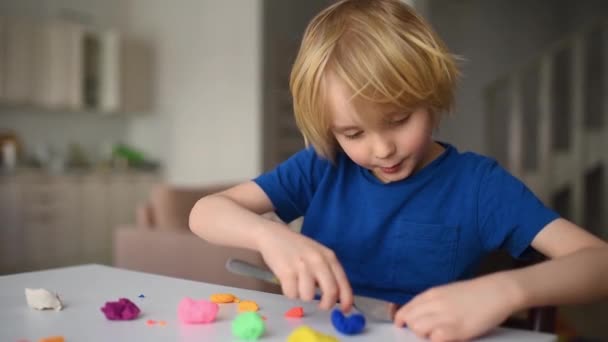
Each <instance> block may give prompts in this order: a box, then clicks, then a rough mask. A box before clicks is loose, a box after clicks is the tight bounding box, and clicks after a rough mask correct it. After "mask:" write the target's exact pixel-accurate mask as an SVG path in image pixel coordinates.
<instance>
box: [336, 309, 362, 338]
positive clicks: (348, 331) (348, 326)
mask: <svg viewBox="0 0 608 342" xmlns="http://www.w3.org/2000/svg"><path fill="white" fill-rule="evenodd" d="M331 323H332V324H333V325H334V328H336V330H338V331H339V332H341V333H342V334H345V335H356V334H359V333H360V332H362V331H363V328H365V317H364V316H363V315H362V314H358V313H355V314H352V315H350V316H348V317H345V316H344V314H343V313H342V311H340V310H338V309H334V311H332V313H331Z"/></svg>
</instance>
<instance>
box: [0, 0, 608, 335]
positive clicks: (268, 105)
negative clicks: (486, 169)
mask: <svg viewBox="0 0 608 342" xmlns="http://www.w3.org/2000/svg"><path fill="white" fill-rule="evenodd" d="M407 2H408V3H409V4H410V5H412V6H413V7H414V8H416V10H417V11H418V12H419V13H420V14H421V15H422V16H423V17H425V18H426V19H427V20H428V21H429V22H430V23H431V24H432V26H433V27H434V28H435V29H436V30H437V32H438V33H439V35H440V36H441V37H442V38H443V39H444V41H445V42H446V43H447V45H448V47H449V48H450V49H451V50H452V52H453V53H455V54H457V55H459V56H460V57H462V61H461V62H460V65H461V67H462V70H463V78H462V80H461V82H460V85H459V88H458V93H457V101H456V109H455V111H454V113H452V115H451V116H450V117H449V118H447V119H446V120H445V121H444V122H443V123H442V126H441V128H440V130H439V131H438V132H437V137H438V139H440V140H445V141H448V142H450V143H452V144H454V145H455V146H456V147H457V148H459V149H460V150H472V151H476V152H480V153H484V154H488V155H491V156H493V157H495V158H496V159H498V160H499V161H500V162H501V164H502V165H503V166H505V167H507V168H508V169H509V170H510V171H511V172H512V173H514V174H515V175H516V176H518V177H519V178H521V179H522V180H524V182H526V184H527V185H528V186H529V187H530V188H532V189H533V190H534V192H535V193H536V194H537V195H538V196H539V197H540V198H541V199H543V201H545V203H547V204H548V205H550V206H551V207H553V208H555V209H556V210H558V211H559V212H560V213H561V214H562V215H563V216H565V217H567V218H569V219H571V220H573V221H575V222H576V223H578V224H580V225H583V226H584V227H585V228H587V229H589V230H590V231H592V232H593V233H594V234H597V235H599V236H601V237H602V238H604V239H605V238H607V237H608V221H607V220H608V219H607V218H606V216H607V214H606V212H608V201H607V199H608V171H607V170H608V152H607V151H606V146H608V129H607V128H606V125H607V122H608V100H607V99H608V85H607V81H606V80H607V79H608V2H606V1H603V0H581V1H568V0H531V1H514V0H458V1H454V0H410V1H407ZM329 3H331V1H329V0H324V1H322V0H309V1H296V0H289V1H288V0H283V1H281V0H225V1H211V0H175V1H172V2H167V1H161V0H103V1H102V0H80V1H77V0H18V1H17V0H12V1H11V0H0V152H1V153H0V156H1V159H0V165H1V170H2V172H1V174H0V274H9V273H14V272H23V271H31V270H39V269H45V268H49V267H60V266H68V265H75V264H81V263H101V264H108V265H117V266H120V267H127V268H131V269H138V270H143V271H148V272H154V273H162V274H167V275H173V276H180V277H186V278H191V279H197V280H205V281H207V280H209V278H206V275H205V271H204V270H201V269H200V267H199V265H198V264H197V262H198V260H199V259H197V258H198V257H199V256H198V254H196V253H199V252H200V250H201V249H203V248H202V247H201V243H202V242H201V241H198V239H196V238H195V237H194V236H192V235H191V234H190V233H189V231H188V229H187V213H188V211H189V209H190V207H191V205H192V204H193V202H194V201H195V200H196V199H197V198H200V196H202V195H204V194H206V193H209V192H212V191H217V190H219V189H223V188H225V187H226V186H229V185H231V184H234V183H236V182H240V181H243V180H247V179H251V178H253V177H255V176H256V175H257V174H259V173H260V172H262V171H264V170H268V169H270V168H272V167H273V166H274V165H276V164H277V163H279V162H280V161H282V160H284V159H286V158H287V157H288V156H289V155H291V154H292V153H294V152H295V151H297V150H298V149H300V148H301V147H302V146H303V141H302V139H301V136H300V135H299V133H298V131H297V128H296V126H295V124H294V121H293V118H292V108H291V99H290V95H289V90H288V77H289V72H290V66H291V64H292V62H293V59H294V56H295V54H296V52H297V48H298V46H299V42H300V38H301V35H302V32H303V30H304V27H305V26H306V24H307V23H308V21H309V20H310V19H311V18H312V16H313V15H314V14H316V13H317V12H318V11H319V10H320V9H322V8H324V7H325V6H327V5H328V4H329ZM190 245H192V247H191V248H192V249H191V250H189V249H188V248H189V247H185V246H190ZM214 251H215V250H214ZM188 253H194V254H188ZM209 253H211V252H209ZM213 253H218V252H213ZM207 256H210V257H211V258H213V257H214V255H213V254H211V255H207ZM201 258H205V256H201ZM607 307H608V305H606V304H605V303H597V304H594V305H587V306H577V307H569V308H560V315H559V317H558V318H559V319H560V322H562V323H560V324H562V328H561V329H563V331H569V333H570V334H572V335H575V334H578V335H584V336H591V337H598V338H607V339H608V331H606V329H605V328H603V327H602V323H604V322H605V319H604V318H602V317H608V316H607V315H606V314H607V313H608V310H607V309H606V308H607Z"/></svg>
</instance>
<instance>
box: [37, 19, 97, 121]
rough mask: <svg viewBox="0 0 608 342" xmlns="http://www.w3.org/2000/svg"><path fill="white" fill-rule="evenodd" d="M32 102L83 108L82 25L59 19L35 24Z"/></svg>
mask: <svg viewBox="0 0 608 342" xmlns="http://www.w3.org/2000/svg"><path fill="white" fill-rule="evenodd" d="M35 32H36V34H35V40H34V49H35V59H34V62H33V70H34V71H33V78H34V82H33V91H32V104H33V105H35V106H37V107H41V108H47V109H64V110H65V109H67V110H78V109H80V108H82V105H83V101H82V93H83V89H82V88H83V87H82V70H83V58H82V56H81V55H82V41H83V39H84V35H85V29H84V27H83V26H82V25H79V24H75V23H71V22H68V21H62V20H52V21H44V22H41V23H39V24H37V25H36V27H35Z"/></svg>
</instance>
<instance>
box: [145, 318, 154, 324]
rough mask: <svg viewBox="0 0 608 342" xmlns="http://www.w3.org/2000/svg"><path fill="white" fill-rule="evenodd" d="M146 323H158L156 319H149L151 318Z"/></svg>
mask: <svg viewBox="0 0 608 342" xmlns="http://www.w3.org/2000/svg"><path fill="white" fill-rule="evenodd" d="M146 324H147V325H154V324H156V321H155V320H153V319H149V320H147V321H146Z"/></svg>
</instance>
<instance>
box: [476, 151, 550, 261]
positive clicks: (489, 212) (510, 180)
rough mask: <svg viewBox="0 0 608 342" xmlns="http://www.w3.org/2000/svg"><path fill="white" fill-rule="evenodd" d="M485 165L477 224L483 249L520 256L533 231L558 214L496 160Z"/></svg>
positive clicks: (538, 230) (528, 243)
mask: <svg viewBox="0 0 608 342" xmlns="http://www.w3.org/2000/svg"><path fill="white" fill-rule="evenodd" d="M485 166H486V167H485V168H484V170H483V171H482V178H481V183H480V186H479V195H478V198H479V202H478V225H479V229H480V235H481V239H482V242H483V244H484V248H485V249H486V250H487V251H492V250H496V249H505V250H507V251H508V252H509V253H510V254H511V256H513V257H515V258H519V257H521V256H523V254H524V252H526V251H527V249H528V247H530V244H531V243H532V240H533V239H534V237H535V236H536V234H538V232H540V231H541V230H542V229H543V228H544V227H545V226H546V225H547V224H549V223H550V222H551V221H553V220H555V219H556V218H558V217H559V215H558V214H557V213H556V212H554V211H553V210H551V209H549V208H547V207H546V206H545V205H544V204H543V203H542V202H541V201H540V200H539V199H538V198H537V197H536V196H535V195H534V194H533V193H532V191H530V190H529V189H528V188H527V187H526V185H525V184H524V183H523V182H521V181H520V180H518V179H517V178H515V177H514V176H512V175H511V174H510V173H509V172H507V171H506V170H505V169H503V168H502V167H501V166H500V165H498V163H496V162H495V161H491V162H490V161H489V162H488V164H487V165H485Z"/></svg>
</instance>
